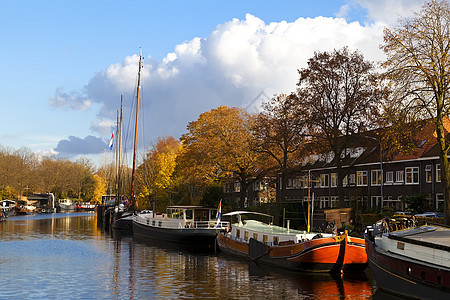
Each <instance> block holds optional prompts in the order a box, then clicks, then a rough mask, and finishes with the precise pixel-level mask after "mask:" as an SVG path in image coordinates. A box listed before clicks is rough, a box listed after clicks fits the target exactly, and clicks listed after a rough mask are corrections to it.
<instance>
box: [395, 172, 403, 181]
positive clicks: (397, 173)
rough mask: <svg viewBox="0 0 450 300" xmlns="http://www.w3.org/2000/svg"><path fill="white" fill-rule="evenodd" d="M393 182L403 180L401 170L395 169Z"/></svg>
mask: <svg viewBox="0 0 450 300" xmlns="http://www.w3.org/2000/svg"><path fill="white" fill-rule="evenodd" d="M395 182H403V171H397V172H396V173H395Z"/></svg>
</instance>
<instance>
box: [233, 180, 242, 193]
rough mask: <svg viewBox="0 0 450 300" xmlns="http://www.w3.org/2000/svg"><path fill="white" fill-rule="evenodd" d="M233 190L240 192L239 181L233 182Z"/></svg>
mask: <svg viewBox="0 0 450 300" xmlns="http://www.w3.org/2000/svg"><path fill="white" fill-rule="evenodd" d="M234 192H235V193H240V192H241V183H240V182H236V183H235V184H234Z"/></svg>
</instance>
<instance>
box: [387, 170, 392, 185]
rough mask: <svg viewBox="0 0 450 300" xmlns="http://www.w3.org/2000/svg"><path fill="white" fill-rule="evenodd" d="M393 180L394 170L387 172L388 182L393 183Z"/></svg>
mask: <svg viewBox="0 0 450 300" xmlns="http://www.w3.org/2000/svg"><path fill="white" fill-rule="evenodd" d="M393 182H394V172H392V171H389V172H386V183H387V184H392V183H393Z"/></svg>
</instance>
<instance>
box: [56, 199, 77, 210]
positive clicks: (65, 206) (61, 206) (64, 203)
mask: <svg viewBox="0 0 450 300" xmlns="http://www.w3.org/2000/svg"><path fill="white" fill-rule="evenodd" d="M56 209H57V211H74V210H75V203H73V202H72V200H70V199H59V200H58V202H56Z"/></svg>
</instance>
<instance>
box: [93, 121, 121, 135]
mask: <svg viewBox="0 0 450 300" xmlns="http://www.w3.org/2000/svg"><path fill="white" fill-rule="evenodd" d="M115 122H116V121H113V120H110V119H102V118H97V119H96V120H95V121H91V126H90V129H91V131H92V132H95V133H98V134H100V135H101V136H108V134H111V132H112V128H114V127H115Z"/></svg>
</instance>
